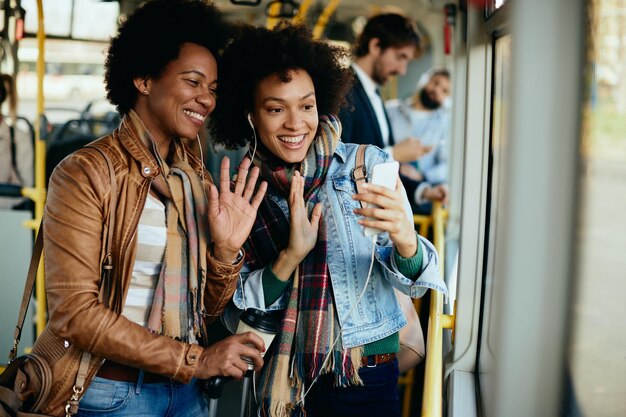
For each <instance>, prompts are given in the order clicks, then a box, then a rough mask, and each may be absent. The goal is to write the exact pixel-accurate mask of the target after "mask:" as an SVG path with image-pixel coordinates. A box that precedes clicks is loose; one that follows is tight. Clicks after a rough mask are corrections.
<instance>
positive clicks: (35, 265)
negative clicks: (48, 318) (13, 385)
mask: <svg viewBox="0 0 626 417" xmlns="http://www.w3.org/2000/svg"><path fill="white" fill-rule="evenodd" d="M42 251H43V222H42V224H41V226H40V227H39V232H38V233H37V239H36V240H35V247H34V248H33V255H32V257H31V258H30V266H29V267H28V275H27V276H26V284H25V285H24V293H23V294H22V304H21V306H20V312H19V314H18V316H17V324H16V325H15V332H14V334H13V348H11V351H10V352H9V363H10V362H13V360H14V359H15V358H16V357H17V345H18V344H19V343H20V339H21V337H22V329H23V328H24V320H25V319H26V312H27V311H28V304H29V302H30V297H31V296H32V295H33V288H34V287H35V277H36V276H37V269H39V259H41V252H42Z"/></svg>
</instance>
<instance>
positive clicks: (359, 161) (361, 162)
mask: <svg viewBox="0 0 626 417" xmlns="http://www.w3.org/2000/svg"><path fill="white" fill-rule="evenodd" d="M366 146H367V145H359V148H358V149H357V151H356V163H355V165H354V168H352V179H353V180H354V182H355V183H356V190H357V191H358V192H359V193H362V192H364V190H363V183H364V182H367V166H365V148H366ZM361 207H363V203H362V202H361Z"/></svg>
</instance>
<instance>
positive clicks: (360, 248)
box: [224, 142, 447, 348]
mask: <svg viewBox="0 0 626 417" xmlns="http://www.w3.org/2000/svg"><path fill="white" fill-rule="evenodd" d="M357 149H358V145H355V144H344V143H343V142H340V143H339V144H338V146H337V148H336V150H335V153H334V156H333V161H332V162H331V164H330V167H329V169H328V173H327V176H326V181H325V183H324V185H323V186H322V189H321V190H320V196H319V198H320V201H321V202H322V204H323V208H322V213H323V214H322V215H323V216H324V218H325V224H326V228H327V236H328V238H327V242H328V243H327V244H328V250H327V253H328V255H327V256H328V268H329V270H330V277H331V281H332V286H333V293H334V300H335V305H336V309H337V314H338V317H339V323H340V325H341V329H342V342H343V347H344V348H351V347H355V346H362V345H365V344H367V343H371V342H374V341H377V340H379V339H382V338H384V337H387V336H389V335H391V334H393V333H396V332H398V331H399V330H400V329H401V328H402V327H403V326H404V325H405V324H406V319H405V318H404V315H403V313H402V311H401V310H400V306H399V304H398V301H397V299H396V296H395V294H394V291H393V288H392V287H395V288H398V289H399V290H400V291H402V292H404V293H406V294H408V295H410V296H411V297H412V298H419V297H421V296H422V295H424V293H425V292H426V291H427V289H428V288H433V289H436V290H439V291H442V292H444V294H446V295H447V289H446V286H445V284H444V283H443V281H442V280H441V278H440V276H439V267H438V257H437V253H436V251H435V248H434V247H433V245H432V244H431V243H430V242H429V241H428V240H426V239H424V238H422V237H421V236H420V238H419V240H420V245H421V249H422V253H423V263H422V269H421V272H420V274H419V276H418V277H417V280H416V281H413V280H411V279H409V278H408V277H406V276H404V275H402V274H401V273H400V272H399V271H398V268H397V267H396V265H395V262H394V256H393V252H392V251H393V245H392V242H391V240H390V239H389V237H388V234H387V233H383V234H379V235H378V236H377V237H376V245H375V248H374V247H373V241H372V238H371V237H366V236H365V235H364V233H363V226H362V225H360V224H358V223H357V221H358V220H359V218H360V217H361V216H357V215H356V214H354V212H353V210H354V209H355V208H358V207H360V203H359V201H356V200H353V199H352V195H353V194H356V192H357V189H356V183H355V182H354V180H353V179H352V168H353V167H354V166H355V161H356V154H357ZM390 160H391V157H390V156H389V154H387V153H386V152H384V151H382V150H380V149H379V148H377V147H375V146H368V147H367V149H366V152H365V165H366V167H367V169H368V175H369V174H370V173H371V169H372V167H373V166H374V165H376V164H378V163H382V162H388V161H390ZM265 198H271V199H272V200H274V201H275V202H276V203H277V204H278V205H279V207H280V208H281V209H282V210H283V212H284V213H285V216H286V217H287V218H289V206H288V202H287V200H285V199H284V198H283V197H281V196H279V195H276V194H270V193H268V194H267V195H266V197H265ZM405 206H406V208H407V213H410V211H411V209H410V205H409V202H408V200H407V199H406V195H405ZM373 249H375V251H374V254H375V261H374V265H373V270H372V274H371V277H370V278H369V281H368V282H367V289H366V290H365V292H364V293H363V296H362V298H361V299H360V300H358V303H357V304H356V305H355V306H354V307H353V305H354V304H355V302H356V301H357V299H358V297H359V295H360V294H361V293H362V292H363V288H364V285H365V284H366V280H367V278H368V271H369V268H370V263H371V261H372V251H373ZM262 275H263V269H260V270H256V271H250V270H249V269H247V266H246V265H244V267H243V268H242V270H241V276H240V280H239V284H238V287H237V290H236V291H235V294H234V296H233V301H234V304H235V306H236V307H237V308H238V309H239V311H236V310H235V309H234V308H232V305H231V308H230V309H229V310H227V311H226V313H225V317H224V322H225V323H226V325H227V327H229V328H231V329H232V328H236V320H237V316H238V313H240V312H241V310H243V309H245V308H248V307H254V308H258V309H261V310H278V309H284V308H286V306H287V301H288V298H289V294H288V293H289V289H290V288H291V286H289V287H287V288H288V290H286V291H285V293H283V295H281V297H279V299H278V300H276V302H274V303H273V304H272V305H269V306H266V305H265V301H264V294H263V284H262V279H261V277H262ZM233 324H234V326H233Z"/></svg>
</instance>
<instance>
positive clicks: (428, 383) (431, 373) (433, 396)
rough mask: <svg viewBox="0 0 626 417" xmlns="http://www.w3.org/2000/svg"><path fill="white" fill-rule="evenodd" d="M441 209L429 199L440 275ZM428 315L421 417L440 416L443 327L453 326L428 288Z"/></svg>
mask: <svg viewBox="0 0 626 417" xmlns="http://www.w3.org/2000/svg"><path fill="white" fill-rule="evenodd" d="M445 217H446V214H445V211H444V210H443V208H442V207H441V203H437V202H435V203H433V211H432V218H433V243H434V245H435V248H436V249H437V252H438V254H439V266H440V268H439V270H440V273H441V276H442V277H444V265H445V251H444V248H445V237H444V219H445ZM430 297H431V298H430V312H429V317H428V340H427V341H426V368H425V374H424V395H423V398H422V417H441V416H442V392H443V329H444V328H452V327H453V326H454V316H450V315H446V314H443V294H442V293H441V292H439V291H434V290H433V291H431V294H430Z"/></svg>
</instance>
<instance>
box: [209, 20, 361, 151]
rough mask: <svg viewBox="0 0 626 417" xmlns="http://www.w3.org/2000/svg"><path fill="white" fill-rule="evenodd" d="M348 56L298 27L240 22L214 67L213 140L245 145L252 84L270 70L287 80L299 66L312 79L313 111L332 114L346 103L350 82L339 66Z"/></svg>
mask: <svg viewBox="0 0 626 417" xmlns="http://www.w3.org/2000/svg"><path fill="white" fill-rule="evenodd" d="M348 55H349V51H347V50H345V49H344V48H341V47H338V46H333V45H331V44H329V43H326V42H324V41H318V40H314V39H313V38H312V37H311V32H310V31H308V30H307V29H306V28H305V27H304V26H300V25H291V24H290V23H287V22H283V23H281V24H279V25H278V26H277V27H275V28H274V29H272V30H270V29H266V28H260V27H252V26H248V25H243V26H240V27H239V30H238V34H237V35H236V36H235V40H234V41H233V42H232V43H231V44H230V45H229V46H228V47H227V48H226V50H225V51H224V55H223V57H222V62H221V65H220V66H219V69H218V70H219V78H218V80H219V82H218V87H217V97H218V100H217V106H216V108H215V111H214V112H213V114H212V115H211V119H210V121H209V128H210V130H211V135H212V139H213V143H214V144H221V145H224V146H225V147H226V148H227V149H236V148H239V147H244V146H245V145H246V144H248V143H249V142H250V139H251V137H252V135H251V131H250V126H249V125H248V122H247V120H246V116H247V114H248V113H249V112H252V110H253V108H254V95H255V92H256V87H257V86H258V84H259V82H261V81H262V80H263V79H265V78H267V77H268V76H270V75H273V74H277V75H278V76H279V77H280V79H281V80H282V81H284V82H289V81H291V79H290V77H289V71H290V70H296V69H302V70H304V71H306V72H307V73H308V74H309V76H310V77H311V79H312V80H313V85H314V87H315V97H316V101H317V111H318V114H319V115H323V114H337V113H338V112H339V109H340V108H341V107H342V106H345V105H346V104H347V102H346V95H347V92H348V90H349V89H350V87H351V86H352V81H353V75H352V73H351V72H350V70H349V68H347V66H346V65H344V64H342V62H347V59H348Z"/></svg>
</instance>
